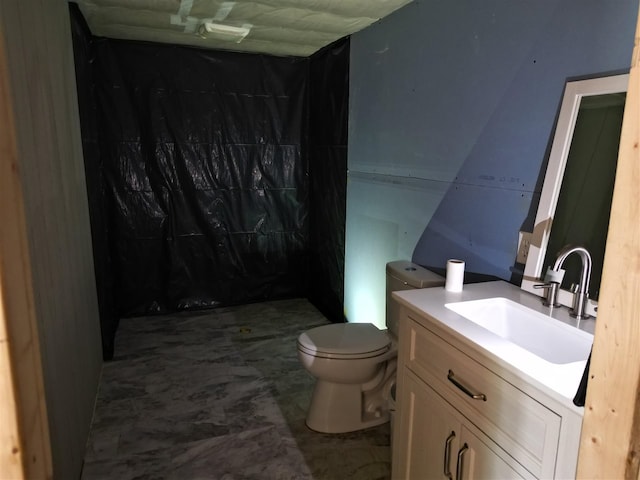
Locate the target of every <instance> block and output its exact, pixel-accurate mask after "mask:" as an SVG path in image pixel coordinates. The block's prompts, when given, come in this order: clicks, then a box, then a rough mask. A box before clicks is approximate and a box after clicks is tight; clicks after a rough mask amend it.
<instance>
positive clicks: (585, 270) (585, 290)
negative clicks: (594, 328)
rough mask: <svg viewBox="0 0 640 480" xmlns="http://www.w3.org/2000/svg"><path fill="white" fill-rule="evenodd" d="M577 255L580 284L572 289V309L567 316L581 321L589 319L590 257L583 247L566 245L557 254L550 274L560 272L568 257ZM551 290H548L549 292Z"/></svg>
mask: <svg viewBox="0 0 640 480" xmlns="http://www.w3.org/2000/svg"><path fill="white" fill-rule="evenodd" d="M572 253H577V254H578V255H579V256H580V260H582V270H581V272H580V283H579V284H578V285H577V287H575V288H572V289H571V290H572V292H573V294H574V297H573V308H571V309H570V310H569V315H571V316H572V317H575V318H577V319H578V320H581V319H583V318H589V317H590V315H589V314H587V313H586V306H587V299H588V298H589V281H590V280H591V255H590V254H589V252H588V250H587V249H586V248H584V247H576V246H573V245H567V246H566V247H564V248H563V249H562V250H560V251H559V252H558V257H557V258H556V262H555V263H554V265H553V269H550V270H551V271H552V272H561V271H562V265H563V264H564V261H565V260H566V259H567V257H568V256H569V255H571V254H572ZM552 290H554V289H552V288H550V289H549V292H551V291H552Z"/></svg>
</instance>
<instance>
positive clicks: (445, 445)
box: [443, 431, 456, 480]
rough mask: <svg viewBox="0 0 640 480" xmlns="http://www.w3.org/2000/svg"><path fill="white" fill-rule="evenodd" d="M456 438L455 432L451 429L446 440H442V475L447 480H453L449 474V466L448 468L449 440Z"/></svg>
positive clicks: (449, 459) (449, 456) (449, 461)
mask: <svg viewBox="0 0 640 480" xmlns="http://www.w3.org/2000/svg"><path fill="white" fill-rule="evenodd" d="M454 438H456V432H454V431H451V433H450V434H449V436H448V437H447V440H446V441H445V442H444V471H443V473H444V476H445V477H447V478H448V479H449V480H453V477H452V476H451V468H449V464H450V463H451V442H453V439H454Z"/></svg>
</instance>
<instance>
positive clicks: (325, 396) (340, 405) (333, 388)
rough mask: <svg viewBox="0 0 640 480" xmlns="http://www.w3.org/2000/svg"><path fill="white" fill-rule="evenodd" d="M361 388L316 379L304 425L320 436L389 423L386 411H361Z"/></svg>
mask: <svg viewBox="0 0 640 480" xmlns="http://www.w3.org/2000/svg"><path fill="white" fill-rule="evenodd" d="M361 387H362V386H361V385H358V384H356V385H349V384H341V383H332V382H326V381H323V380H316V385H315V387H314V390H313V396H312V397H311V405H310V406H309V412H308V413H307V421H306V423H307V426H308V427H309V428H310V429H311V430H315V431H316V432H321V433H346V432H355V431H357V430H362V429H365V428H369V427H375V426H377V425H382V424H383V423H386V422H388V421H389V411H388V410H384V411H381V410H377V411H375V412H364V411H363V408H362V402H363V400H362V398H363V392H362V388H361Z"/></svg>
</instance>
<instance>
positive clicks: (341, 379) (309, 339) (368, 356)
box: [298, 261, 444, 433]
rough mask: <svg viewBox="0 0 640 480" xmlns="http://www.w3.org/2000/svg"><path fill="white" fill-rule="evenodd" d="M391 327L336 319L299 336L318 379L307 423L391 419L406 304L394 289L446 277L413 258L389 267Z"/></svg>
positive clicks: (321, 427)
mask: <svg viewBox="0 0 640 480" xmlns="http://www.w3.org/2000/svg"><path fill="white" fill-rule="evenodd" d="M386 272H387V275H386V284H387V287H386V316H385V322H386V325H387V330H379V329H378V328H377V327H376V326H375V325H373V324H371V323H336V324H332V325H323V326H321V327H316V328H312V329H311V330H307V331H306V332H304V333H302V334H300V336H299V337H298V358H299V359H300V362H301V363H302V365H303V366H304V368H306V369H307V371H308V372H309V373H310V374H311V375H313V376H314V377H315V378H316V384H315V387H314V390H313V395H312V397H311V404H310V405H309V411H308V412H307V420H306V423H307V426H308V427H309V428H310V429H312V430H315V431H317V432H322V433H345V432H353V431H356V430H362V429H364V428H369V427H374V426H376V425H381V424H383V423H385V422H388V421H389V418H390V411H391V410H392V407H393V402H394V398H393V397H394V392H395V377H396V361H397V354H398V350H397V338H398V321H399V315H400V307H399V306H398V305H397V304H396V302H394V301H392V299H391V292H395V291H398V290H409V289H413V288H427V287H434V286H441V285H444V278H443V277H441V276H440V275H437V274H435V273H433V272H431V271H429V270H427V269H425V268H423V267H421V266H419V265H416V264H414V263H411V262H408V261H395V262H390V263H388V264H387V267H386Z"/></svg>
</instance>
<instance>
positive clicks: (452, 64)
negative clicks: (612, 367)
mask: <svg viewBox="0 0 640 480" xmlns="http://www.w3.org/2000/svg"><path fill="white" fill-rule="evenodd" d="M637 9H638V4H637V1H636V0H616V1H603V0H544V1H535V2H532V1H529V2H525V1H514V0H482V1H476V0H457V1H451V0H430V1H419V0H416V1H414V2H413V3H411V4H409V5H407V6H406V7H404V8H402V9H400V10H399V11H397V12H396V13H394V14H393V15H391V16H390V17H387V18H386V19H384V20H383V21H381V22H379V23H377V24H375V25H374V26H372V27H369V28H367V29H365V30H363V31H362V32H359V33H357V34H355V35H353V36H352V38H351V72H350V76H351V83H350V86H351V89H350V111H349V119H350V120H349V121H350V125H349V156H348V167H349V179H348V181H349V183H348V188H347V228H346V259H345V313H346V315H347V318H348V319H349V320H350V321H373V322H374V323H377V324H381V323H382V324H383V323H384V320H383V306H384V263H385V262H386V261H389V260H395V259H401V258H405V259H406V258H409V257H412V258H413V260H414V261H415V262H416V263H419V264H421V265H426V266H430V267H441V268H443V267H444V266H445V263H446V260H447V258H451V257H457V258H461V259H464V260H465V261H466V262H467V271H473V272H477V273H484V274H490V275H495V276H498V277H500V278H503V279H506V280H510V279H511V278H512V277H513V276H514V274H515V276H517V274H518V271H519V269H518V266H517V265H515V257H516V251H517V242H518V231H519V230H521V229H523V228H525V229H526V228H527V227H530V225H528V224H529V223H530V222H532V217H533V216H534V215H535V209H536V208H537V203H538V199H539V194H540V188H541V184H542V183H541V182H542V176H543V175H544V168H545V167H546V160H547V156H548V148H549V145H550V142H551V140H552V135H553V128H554V122H555V119H556V116H557V112H558V108H559V105H560V101H561V97H562V92H563V88H564V85H565V82H566V81H567V80H568V79H569V80H571V79H575V78H582V77H587V76H595V75H600V74H607V73H621V72H623V71H627V70H628V67H629V65H630V62H631V52H632V48H633V37H634V30H635V20H636V15H637ZM514 265H515V268H514Z"/></svg>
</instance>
